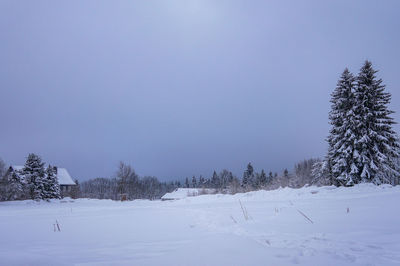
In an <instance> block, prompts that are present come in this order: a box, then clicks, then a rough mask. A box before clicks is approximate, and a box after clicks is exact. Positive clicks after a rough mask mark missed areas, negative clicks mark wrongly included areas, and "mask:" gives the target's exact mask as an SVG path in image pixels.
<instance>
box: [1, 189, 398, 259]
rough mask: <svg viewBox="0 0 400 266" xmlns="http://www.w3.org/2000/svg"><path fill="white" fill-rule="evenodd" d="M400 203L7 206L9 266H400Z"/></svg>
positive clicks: (249, 197)
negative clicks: (293, 265)
mask: <svg viewBox="0 0 400 266" xmlns="http://www.w3.org/2000/svg"><path fill="white" fill-rule="evenodd" d="M239 200H240V202H239ZM240 203H241V204H242V206H243V209H242V207H241V204H240ZM399 203H400V186H398V187H391V186H381V187H376V186H373V185H368V184H365V185H358V186H356V187H352V188H334V187H322V188H316V187H308V188H302V189H289V188H285V189H280V190H276V191H257V192H250V193H246V194H237V195H203V196H198V197H189V198H186V199H182V200H178V201H143V200H138V201H132V202H114V201H110V200H88V199H80V200H74V201H72V200H71V201H69V200H67V201H65V200H64V201H54V202H40V203H38V202H33V201H21V202H2V203H0V265H292V264H300V265H324V266H327V265H400V206H399ZM246 213H247V215H246ZM246 216H247V219H246ZM307 217H308V218H307ZM309 219H310V220H309ZM56 220H57V221H58V223H59V225H60V229H61V231H60V232H59V231H58V230H57V227H56V226H54V224H55V223H56ZM54 229H56V232H54Z"/></svg>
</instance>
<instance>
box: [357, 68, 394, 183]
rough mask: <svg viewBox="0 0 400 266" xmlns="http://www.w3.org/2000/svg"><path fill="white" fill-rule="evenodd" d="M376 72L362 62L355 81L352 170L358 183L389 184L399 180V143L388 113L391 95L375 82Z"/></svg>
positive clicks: (379, 81) (377, 81) (380, 81)
mask: <svg viewBox="0 0 400 266" xmlns="http://www.w3.org/2000/svg"><path fill="white" fill-rule="evenodd" d="M376 73H377V71H376V70H374V69H373V68H372V64H371V62H369V61H365V63H364V65H363V67H362V68H361V70H360V73H359V74H358V77H357V86H356V89H355V92H354V94H355V99H356V101H355V105H354V114H355V122H356V127H357V134H356V139H355V151H354V154H353V157H354V159H355V167H354V169H353V172H356V173H357V177H358V179H357V182H373V183H375V184H382V183H389V182H390V180H391V179H392V178H393V177H395V178H398V176H399V169H398V166H397V165H396V163H395V161H396V160H397V158H399V157H400V153H399V147H400V145H399V140H398V137H397V135H396V133H395V132H394V130H393V129H392V125H393V124H394V121H393V118H392V117H390V115H391V114H393V111H390V110H388V104H389V103H390V100H391V95H390V93H388V92H385V85H383V84H382V80H381V79H377V78H376V75H375V74H376Z"/></svg>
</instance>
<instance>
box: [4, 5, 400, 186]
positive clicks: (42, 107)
mask: <svg viewBox="0 0 400 266" xmlns="http://www.w3.org/2000/svg"><path fill="white" fill-rule="evenodd" d="M399 10H400V1H282V0H280V1H232V0H229V1H206V0H202V1H189V0H184V1H14V0H13V1H8V0H0V90H1V94H0V97H1V101H0V118H1V130H0V157H2V158H3V160H5V161H6V162H7V163H10V164H23V163H24V161H25V158H26V156H27V155H28V153H30V152H34V153H37V154H39V155H41V156H42V158H43V159H44V160H45V161H46V162H49V163H51V164H55V165H58V166H62V167H66V168H67V169H68V170H69V172H70V173H71V175H72V176H73V177H74V178H77V179H80V180H86V179H88V178H94V177H99V176H102V177H104V176H110V175H113V174H114V173H115V171H116V168H117V165H118V162H119V161H120V160H122V161H125V162H127V163H130V164H131V165H132V166H133V167H134V168H135V169H136V171H137V172H138V173H139V174H140V175H155V176H157V177H159V178H160V179H162V180H170V179H182V178H184V177H186V176H192V175H196V176H198V175H200V174H202V175H203V176H210V175H211V174H212V171H213V170H214V169H215V170H217V171H219V170H222V169H223V168H228V169H230V170H232V171H233V172H234V173H235V174H237V175H238V176H241V175H242V172H243V170H244V168H245V166H246V164H247V163H248V162H252V163H253V165H254V167H255V168H256V170H260V169H261V168H264V169H265V170H266V171H270V170H272V171H278V172H281V171H282V169H284V168H285V167H287V168H289V169H291V168H292V167H293V164H294V163H295V162H297V161H299V160H302V159H304V158H309V157H321V156H323V155H324V154H325V151H326V143H325V141H324V139H325V137H326V136H327V134H328V131H329V124H328V112H329V108H330V103H329V99H330V93H331V92H332V90H333V89H334V88H335V85H336V82H337V79H338V78H339V76H340V74H341V72H342V71H343V69H344V68H345V67H349V69H350V70H351V71H352V72H354V73H357V72H358V70H359V68H360V67H361V65H362V63H363V61H364V60H365V59H369V60H371V61H372V62H373V65H374V67H375V68H377V69H379V70H380V72H379V77H381V78H382V79H383V81H384V83H385V84H386V85H387V90H388V91H389V92H391V93H392V96H393V98H392V103H391V106H390V107H391V109H392V110H394V111H396V114H395V115H394V117H395V119H396V121H397V122H399V121H400V116H399V112H400V68H399V65H400V63H399V59H400V52H399V51H400V49H399V47H400V30H399V29H400V23H399V22H400V16H399ZM395 129H396V130H397V132H400V130H399V129H400V127H399V126H398V125H396V126H395Z"/></svg>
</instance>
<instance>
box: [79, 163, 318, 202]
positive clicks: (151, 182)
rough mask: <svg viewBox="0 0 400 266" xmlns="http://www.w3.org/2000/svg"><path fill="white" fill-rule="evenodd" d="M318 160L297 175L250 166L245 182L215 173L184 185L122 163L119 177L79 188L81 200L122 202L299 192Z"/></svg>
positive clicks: (301, 166) (225, 172) (297, 168)
mask: <svg viewBox="0 0 400 266" xmlns="http://www.w3.org/2000/svg"><path fill="white" fill-rule="evenodd" d="M316 162H319V160H318V159H309V160H304V161H302V162H300V163H298V164H296V165H295V167H294V171H293V173H290V172H289V171H288V170H287V169H285V170H284V171H283V172H282V173H281V174H278V173H274V174H273V173H272V172H269V173H268V174H266V172H265V171H264V170H261V172H255V171H254V168H253V166H252V164H251V163H249V164H248V165H247V167H246V169H245V171H244V173H243V176H242V177H241V178H238V177H237V176H235V175H234V174H233V173H232V172H231V171H228V170H222V171H221V172H219V173H217V172H216V171H214V173H213V175H212V176H211V177H203V176H199V177H196V176H193V177H191V178H186V179H185V180H184V181H171V182H160V181H159V180H158V179H157V178H156V177H150V176H145V177H139V176H138V175H137V174H136V172H135V170H134V169H133V168H132V167H131V166H130V165H127V164H125V163H123V162H121V163H120V165H119V167H118V171H117V173H116V175H115V177H112V178H95V179H91V180H88V181H84V182H82V183H81V184H79V187H80V194H79V197H84V198H96V199H114V200H118V199H120V198H121V196H122V195H125V196H126V198H127V199H128V200H133V199H159V198H161V197H162V196H163V195H164V194H165V193H167V192H171V191H173V190H174V189H176V188H181V187H184V188H213V189H215V191H216V192H218V193H231V194H234V193H237V192H247V191H252V190H258V189H267V190H271V189H276V188H279V187H287V186H289V187H293V188H298V187H302V186H304V185H306V184H311V181H312V180H313V175H312V166H313V165H314V164H315V163H316Z"/></svg>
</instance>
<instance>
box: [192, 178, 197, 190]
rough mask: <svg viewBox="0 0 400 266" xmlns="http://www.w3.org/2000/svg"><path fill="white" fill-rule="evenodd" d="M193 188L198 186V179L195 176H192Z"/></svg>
mask: <svg viewBox="0 0 400 266" xmlns="http://www.w3.org/2000/svg"><path fill="white" fill-rule="evenodd" d="M192 188H197V180H196V177H195V176H193V177H192Z"/></svg>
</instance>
